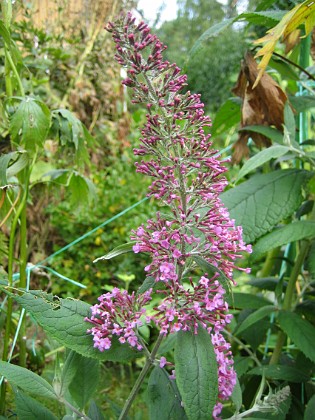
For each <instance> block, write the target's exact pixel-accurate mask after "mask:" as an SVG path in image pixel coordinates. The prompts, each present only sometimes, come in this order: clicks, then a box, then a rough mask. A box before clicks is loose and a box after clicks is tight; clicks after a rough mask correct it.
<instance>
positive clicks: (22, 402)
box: [15, 390, 57, 420]
mask: <svg viewBox="0 0 315 420" xmlns="http://www.w3.org/2000/svg"><path fill="white" fill-rule="evenodd" d="M15 405H16V412H17V415H18V418H19V419H21V420H31V419H40V420H57V417H56V416H55V415H54V414H53V413H52V412H51V411H50V410H49V409H48V408H46V407H45V406H44V405H42V404H41V403H39V402H38V401H36V400H34V398H32V397H29V396H28V395H26V394H24V393H23V392H22V391H20V390H17V391H16V392H15Z"/></svg>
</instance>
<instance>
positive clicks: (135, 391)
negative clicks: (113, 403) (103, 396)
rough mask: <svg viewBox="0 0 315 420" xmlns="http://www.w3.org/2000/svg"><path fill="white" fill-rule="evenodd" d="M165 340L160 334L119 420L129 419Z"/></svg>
mask: <svg viewBox="0 0 315 420" xmlns="http://www.w3.org/2000/svg"><path fill="white" fill-rule="evenodd" d="M163 338H164V335H162V334H160V335H159V338H158V339H157V341H156V343H155V345H154V347H153V350H152V353H151V355H150V357H147V360H146V363H145V365H144V366H143V369H142V371H141V373H140V375H139V377H138V379H137V380H136V383H135V384H134V386H133V388H132V390H131V392H130V394H129V397H128V398H127V400H126V403H125V405H124V408H123V409H122V412H121V413H120V416H119V419H118V420H124V419H125V418H126V417H127V414H128V411H129V410H130V407H131V404H132V403H133V401H134V399H135V398H136V396H137V394H138V392H139V390H140V388H141V385H142V382H143V381H144V378H145V377H146V375H147V373H148V371H149V369H150V367H151V366H152V364H153V363H154V359H155V356H156V354H157V352H158V349H159V347H160V345H161V343H162V340H163Z"/></svg>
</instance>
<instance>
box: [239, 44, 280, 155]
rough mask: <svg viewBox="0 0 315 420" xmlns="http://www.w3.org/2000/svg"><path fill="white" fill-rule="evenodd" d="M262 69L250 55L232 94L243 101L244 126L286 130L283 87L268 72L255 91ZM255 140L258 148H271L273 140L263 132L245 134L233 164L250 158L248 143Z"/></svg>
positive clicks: (246, 56) (247, 55) (241, 137)
mask: <svg viewBox="0 0 315 420" xmlns="http://www.w3.org/2000/svg"><path fill="white" fill-rule="evenodd" d="M258 72H259V69H258V66H257V63H256V61H255V59H254V58H253V56H252V55H251V54H250V53H249V52H247V53H246V55H245V58H244V61H243V63H242V68H241V71H240V74H239V76H238V80H237V83H236V85H235V86H234V88H233V89H232V92H233V93H234V94H235V95H237V96H239V97H240V98H242V118H241V127H242V128H243V127H247V126H249V125H264V126H274V127H276V128H277V129H278V130H280V131H283V127H282V125H283V123H284V104H285V102H286V101H287V96H286V94H285V93H284V92H283V90H282V89H281V88H280V86H279V85H278V84H277V83H276V82H275V81H274V80H273V79H272V78H271V77H270V76H269V75H268V74H266V73H264V74H263V75H262V77H261V79H260V81H259V83H258V85H257V86H256V87H255V88H253V86H254V83H255V80H256V78H257V75H258ZM249 137H251V138H252V139H253V141H254V142H255V144H256V145H257V147H259V148H261V147H263V146H265V147H268V146H270V145H271V141H270V139H268V138H267V137H265V136H264V135H262V134H260V133H254V132H249V131H246V130H244V131H241V132H240V134H239V139H238V141H237V142H236V143H235V145H234V153H233V162H234V163H239V162H240V161H241V159H242V158H243V157H246V156H248V148H247V140H248V138H249Z"/></svg>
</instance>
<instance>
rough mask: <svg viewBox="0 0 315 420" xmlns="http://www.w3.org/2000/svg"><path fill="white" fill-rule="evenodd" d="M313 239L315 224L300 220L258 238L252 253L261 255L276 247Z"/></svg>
mask: <svg viewBox="0 0 315 420" xmlns="http://www.w3.org/2000/svg"><path fill="white" fill-rule="evenodd" d="M314 237H315V222H311V221H308V220H300V221H297V222H294V223H290V224H289V225H285V226H283V227H280V228H278V229H275V230H274V231H272V232H270V233H268V234H267V235H266V236H264V237H262V238H260V239H259V240H258V242H257V244H256V245H255V246H254V252H255V253H256V254H263V253H265V252H268V251H269V250H270V249H273V248H277V247H278V246H282V245H286V244H288V243H290V242H295V241H300V240H301V239H310V238H314Z"/></svg>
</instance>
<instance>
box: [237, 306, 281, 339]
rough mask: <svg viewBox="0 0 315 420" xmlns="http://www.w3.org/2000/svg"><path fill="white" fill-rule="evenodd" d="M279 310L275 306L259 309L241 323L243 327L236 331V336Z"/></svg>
mask: <svg viewBox="0 0 315 420" xmlns="http://www.w3.org/2000/svg"><path fill="white" fill-rule="evenodd" d="M276 310H277V308H276V307H275V306H263V307H262V308H259V309H257V311H255V312H254V313H252V314H250V315H248V317H247V318H245V320H244V321H243V322H242V323H241V325H240V326H239V327H238V328H237V330H236V335H238V334H240V333H241V332H243V331H245V330H246V329H247V328H249V327H251V326H252V325H254V324H256V323H257V322H259V321H260V320H261V319H263V318H265V317H266V316H268V315H270V314H272V313H273V312H275V311H276Z"/></svg>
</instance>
